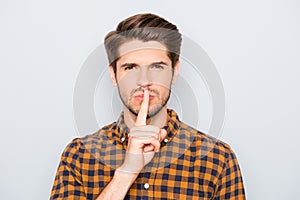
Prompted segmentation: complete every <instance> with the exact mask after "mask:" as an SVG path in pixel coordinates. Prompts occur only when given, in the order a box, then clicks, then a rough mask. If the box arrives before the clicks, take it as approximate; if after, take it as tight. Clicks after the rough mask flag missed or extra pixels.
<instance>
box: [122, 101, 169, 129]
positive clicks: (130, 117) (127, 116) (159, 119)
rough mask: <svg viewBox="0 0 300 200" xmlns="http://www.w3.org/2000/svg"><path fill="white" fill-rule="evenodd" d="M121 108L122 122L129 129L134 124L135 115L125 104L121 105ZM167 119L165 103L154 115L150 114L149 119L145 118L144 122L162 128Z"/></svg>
mask: <svg viewBox="0 0 300 200" xmlns="http://www.w3.org/2000/svg"><path fill="white" fill-rule="evenodd" d="M123 110H124V122H125V124H126V126H127V127H128V128H129V129H130V128H131V127H133V126H134V124H135V121H136V118H137V116H136V115H134V114H133V113H131V112H130V111H129V110H128V109H127V108H126V107H125V106H123ZM168 119H169V116H168V112H167V105H165V106H164V107H163V108H162V109H161V110H160V111H159V112H158V113H157V114H156V115H155V116H152V117H150V118H149V119H147V122H146V124H147V125H152V126H157V127H160V128H162V127H163V126H165V125H167V123H168Z"/></svg>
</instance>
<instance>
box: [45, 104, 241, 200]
mask: <svg viewBox="0 0 300 200" xmlns="http://www.w3.org/2000/svg"><path fill="white" fill-rule="evenodd" d="M168 115H169V116H170V119H169V121H168V123H167V125H166V126H165V127H164V129H166V130H167V136H166V138H165V139H164V140H163V141H162V143H161V149H160V151H159V152H157V153H155V155H154V158H153V160H152V161H151V162H150V163H149V164H148V165H146V166H145V167H144V169H143V170H142V172H141V173H140V174H139V175H138V177H137V179H136V180H135V182H134V183H133V184H132V185H131V187H130V189H129V190H128V192H127V194H126V197H125V199H165V200H167V199H204V200H208V199H214V200H221V199H222V200H223V199H238V200H240V199H241V200H243V199H245V191H244V186H243V180H242V176H241V171H240V168H239V165H238V162H237V159H236V156H235V154H234V152H233V151H232V150H231V148H230V147H229V145H227V144H225V143H224V142H222V141H220V140H218V139H215V138H213V137H211V136H208V135H206V134H204V133H202V132H199V131H197V130H195V129H193V128H192V127H190V126H188V125H187V124H185V123H183V122H181V121H180V120H179V118H178V116H177V114H176V113H175V112H174V111H173V110H171V109H168ZM128 132H129V129H128V127H127V126H126V125H125V123H124V114H123V113H122V114H121V116H120V118H119V120H118V121H117V122H114V123H112V124H110V125H107V126H105V127H103V128H102V129H100V130H98V131H97V132H95V133H94V134H91V135H87V136H85V137H83V138H76V139H74V140H73V141H72V142H71V143H70V144H69V145H68V146H67V147H66V149H65V150H64V152H63V154H62V156H61V160H60V163H59V166H58V169H57V173H56V176H55V180H54V185H53V188H52V192H51V197H50V199H96V198H97V197H98V196H99V194H100V193H101V192H102V190H103V189H104V188H105V186H106V185H107V184H108V183H109V182H110V181H111V179H112V178H113V175H114V171H115V169H116V168H117V167H118V166H120V165H121V164H122V163H123V160H124V157H125V151H126V147H127V141H128Z"/></svg>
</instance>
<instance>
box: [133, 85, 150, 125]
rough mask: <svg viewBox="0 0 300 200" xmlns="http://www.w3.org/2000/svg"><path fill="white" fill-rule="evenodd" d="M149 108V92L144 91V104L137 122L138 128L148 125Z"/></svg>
mask: <svg viewBox="0 0 300 200" xmlns="http://www.w3.org/2000/svg"><path fill="white" fill-rule="evenodd" d="M148 107H149V91H148V90H144V97H143V102H142V104H141V108H140V111H139V114H138V116H137V118H136V122H135V125H136V126H143V125H146V119H147V114H148Z"/></svg>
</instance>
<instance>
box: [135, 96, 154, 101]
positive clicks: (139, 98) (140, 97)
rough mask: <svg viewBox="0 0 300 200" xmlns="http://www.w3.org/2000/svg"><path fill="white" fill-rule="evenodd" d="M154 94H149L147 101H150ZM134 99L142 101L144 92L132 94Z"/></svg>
mask: <svg viewBox="0 0 300 200" xmlns="http://www.w3.org/2000/svg"><path fill="white" fill-rule="evenodd" d="M154 97H155V96H154V95H151V94H150V95H149V101H151V100H152V99H154ZM134 99H136V100H137V101H143V99H144V94H138V95H134Z"/></svg>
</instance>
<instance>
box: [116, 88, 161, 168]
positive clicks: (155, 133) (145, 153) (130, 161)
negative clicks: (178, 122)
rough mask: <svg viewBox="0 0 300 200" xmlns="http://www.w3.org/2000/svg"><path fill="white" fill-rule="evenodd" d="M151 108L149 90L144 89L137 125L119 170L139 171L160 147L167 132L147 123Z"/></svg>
mask: <svg viewBox="0 0 300 200" xmlns="http://www.w3.org/2000/svg"><path fill="white" fill-rule="evenodd" d="M148 109H149V92H148V90H145V91H144V98H143V102H142V104H141V109H140V111H139V113H138V116H137V119H136V122H135V126H134V127H132V128H131V129H130V133H129V134H128V136H129V138H128V145H127V150H126V155H125V160H124V162H123V164H122V166H121V167H119V168H118V170H121V171H125V172H129V173H139V172H140V171H141V170H142V169H143V168H144V166H145V165H147V164H148V163H149V162H150V161H151V160H152V159H153V156H154V154H155V152H158V151H159V149H160V142H161V140H162V139H163V138H164V137H165V136H166V134H167V132H166V130H164V129H160V128H159V127H156V126H151V125H146V120H147V114H148Z"/></svg>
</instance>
